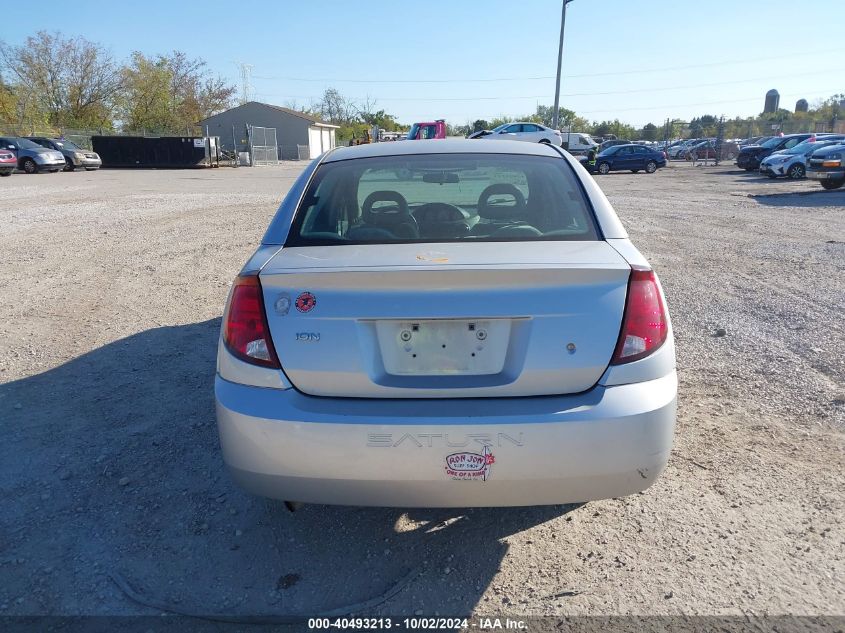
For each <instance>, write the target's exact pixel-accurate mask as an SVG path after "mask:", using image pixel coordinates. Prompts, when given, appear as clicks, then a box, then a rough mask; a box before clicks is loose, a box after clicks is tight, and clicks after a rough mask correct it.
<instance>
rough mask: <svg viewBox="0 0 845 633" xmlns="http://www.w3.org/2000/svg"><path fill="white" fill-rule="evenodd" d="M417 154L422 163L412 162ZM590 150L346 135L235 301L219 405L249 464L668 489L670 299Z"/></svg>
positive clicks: (328, 493)
mask: <svg viewBox="0 0 845 633" xmlns="http://www.w3.org/2000/svg"><path fill="white" fill-rule="evenodd" d="M397 164H402V165H404V166H405V167H406V168H407V169H408V170H409V172H410V173H412V174H413V176H412V177H411V178H409V179H408V180H396V179H394V177H393V173H394V171H395V169H396V165H397ZM575 167H576V164H575V159H574V158H573V157H572V156H571V155H569V153H568V152H565V151H560V150H557V149H556V148H554V147H546V146H545V144H542V145H541V144H539V143H481V142H478V141H468V140H463V139H462V140H450V139H447V140H445V141H442V142H440V143H376V144H372V145H361V146H359V147H339V148H337V149H334V150H332V151H329V152H326V153H325V154H323V155H322V156H321V157H320V158H318V159H316V160H315V161H314V162H312V163H311V164H310V165H309V166H308V167H306V168H305V171H304V172H303V176H304V177H303V178H299V179H298V180H297V182H296V184H294V185H293V187H292V188H291V189H290V191H289V192H288V194H287V196H286V197H285V198H284V200H283V201H282V203H281V206H280V208H279V210H278V212H277V213H276V215H275V217H274V218H273V219H272V220H271V222H270V226H269V227H268V229H267V232H266V233H265V235H264V238H263V240H262V244H261V245H260V246H259V247H258V249H257V250H256V252H255V253H254V254H253V256H252V257H251V258H250V259H249V261H248V262H247V263H246V265H245V266H244V267H243V268H242V270H241V272H240V274H239V275H238V276H237V277H236V278H235V280H234V283H233V285H232V289H231V292H230V293H229V299H228V300H227V305H226V309H225V312H224V315H223V319H222V327H221V335H220V338H219V344H218V361H217V375H216V376H215V382H214V389H215V402H216V415H217V424H218V429H219V436H220V443H221V446H222V452H223V459H224V461H225V462H226V464H227V466H228V469H229V472H230V473H231V475H232V477H233V478H234V479H235V481H236V482H237V483H239V484H240V485H241V486H242V487H244V488H245V489H246V490H248V491H250V492H252V493H253V494H258V495H262V496H267V497H272V498H276V499H280V500H286V501H300V502H306V503H321V504H322V503H328V504H343V505H365V506H373V505H374V506H400V507H467V506H533V505H547V504H562V503H572V502H583V501H588V500H591V499H599V498H608V497H619V496H624V495H629V494H635V493H637V492H639V491H642V490H644V489H646V488H648V487H649V486H650V485H651V484H652V483H653V482H654V481H655V480H656V479H657V477H658V476H659V475H660V473H661V471H662V470H663V469H664V468H665V466H666V463H667V461H668V459H669V454H670V451H671V446H672V437H673V430H674V426H675V414H676V405H677V374H676V369H675V350H674V341H673V336H672V328H671V324H670V320H669V314H668V311H667V309H666V301H665V298H664V295H663V291H662V290H661V287H660V283H659V281H658V279H657V276H656V275H655V273H654V271H653V270H652V268H651V266H650V265H649V264H648V262H647V260H646V259H645V258H644V257H643V255H642V254H641V253H640V252H639V251H638V250H637V249H636V247H635V246H634V244H633V243H632V242H631V241H630V239H629V238H628V234H627V233H626V232H625V229H624V227H623V226H622V224H621V223H620V221H619V219H618V218H617V216H616V213H615V212H614V210H613V208H612V207H611V206H610V203H609V202H608V201H607V198H606V197H605V196H604V194H603V193H602V192H601V190H600V189H599V188H598V186H597V185H596V183H595V182H593V181H592V179H590V178H586V177H585V176H586V174H584V173H583V172H582V171H581V170H580V169H576V168H575ZM359 196H361V197H362V200H361V201H359ZM338 209H348V210H354V212H352V215H349V216H348V221H343V222H339V221H338V219H337V218H338V212H337V210H338Z"/></svg>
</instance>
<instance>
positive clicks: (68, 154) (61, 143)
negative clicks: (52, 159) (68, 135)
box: [27, 136, 103, 171]
mask: <svg viewBox="0 0 845 633" xmlns="http://www.w3.org/2000/svg"><path fill="white" fill-rule="evenodd" d="M27 138H28V139H29V140H30V141H32V142H33V143H38V144H39V145H40V146H41V147H46V148H47V149H54V150H56V151H57V152H61V153H62V156H64V158H65V171H74V170H75V169H76V168H77V167H83V168H85V170H86V171H94V170H95V169H99V168H100V167H101V166H102V164H103V161H101V160H100V155H99V154H97V153H96V152H94V151H91V150H90V149H85V148H84V147H79V145H77V144H76V143H74V142H73V141H68V140H66V139H60V138H48V137H46V136H28V137H27Z"/></svg>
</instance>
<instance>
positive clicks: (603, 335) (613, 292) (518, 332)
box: [260, 241, 630, 398]
mask: <svg viewBox="0 0 845 633" xmlns="http://www.w3.org/2000/svg"><path fill="white" fill-rule="evenodd" d="M629 274H630V266H629V265H628V263H627V262H626V261H625V260H624V259H623V258H622V257H621V256H620V255H619V254H618V253H617V252H616V251H615V250H614V249H613V248H611V247H610V246H609V245H608V244H607V243H606V242H602V241H595V242H586V241H585V242H580V241H576V242H565V241H564V242H546V241H542V242H541V241H538V242H531V243H525V242H520V243H516V242H479V243H461V244H385V245H343V246H310V247H298V248H283V249H281V250H280V251H279V252H277V253H276V255H274V257H273V258H272V259H271V260H270V261H269V262H268V263H267V265H266V266H265V267H264V268H263V269H262V271H261V275H260V277H261V283H262V287H263V291H264V300H265V305H266V308H267V319H268V324H269V328H270V332H271V335H272V338H273V342H274V344H275V347H276V351H277V353H278V355H279V359H280V361H281V364H282V368H283V369H284V371H285V373H286V374H287V376H288V377H289V379H290V380H291V382H292V383H293V385H294V386H295V387H296V388H297V389H299V390H300V391H302V392H304V393H307V394H311V395H318V396H338V397H362V398H455V397H503V396H537V395H551V394H565V393H576V392H580V391H584V390H586V389H589V388H590V387H592V386H593V385H594V384H595V383H596V382H597V381H598V379H599V378H600V377H601V375H602V374H603V373H604V371H605V369H606V367H607V364H608V362H609V360H610V358H611V356H612V354H613V350H614V347H615V345H616V341H617V338H618V336H619V329H620V325H621V321H622V314H623V311H624V304H625V294H626V290H627V282H628V277H629Z"/></svg>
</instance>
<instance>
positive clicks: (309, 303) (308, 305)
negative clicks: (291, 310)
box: [296, 292, 317, 312]
mask: <svg viewBox="0 0 845 633" xmlns="http://www.w3.org/2000/svg"><path fill="white" fill-rule="evenodd" d="M316 305H317V297H315V296H314V295H312V294H311V293H310V292H303V293H302V294H301V295H299V296H298V297H297V298H296V309H297V310H299V311H300V312H311V310H313V309H314V306H316Z"/></svg>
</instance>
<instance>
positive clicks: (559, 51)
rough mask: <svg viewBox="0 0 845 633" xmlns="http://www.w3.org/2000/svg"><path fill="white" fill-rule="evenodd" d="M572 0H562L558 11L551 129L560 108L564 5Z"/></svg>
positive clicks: (556, 120)
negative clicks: (561, 6)
mask: <svg viewBox="0 0 845 633" xmlns="http://www.w3.org/2000/svg"><path fill="white" fill-rule="evenodd" d="M570 2H572V0H563V8H562V9H561V13H560V43H559V44H558V49H557V81H556V83H555V109H554V112H553V113H552V129H554V130H556V129H558V123H559V118H560V117H559V115H560V113H559V110H560V67H561V65H562V64H563V29H564V27H565V26H566V5H567V4H569V3H570Z"/></svg>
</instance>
